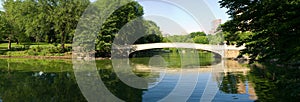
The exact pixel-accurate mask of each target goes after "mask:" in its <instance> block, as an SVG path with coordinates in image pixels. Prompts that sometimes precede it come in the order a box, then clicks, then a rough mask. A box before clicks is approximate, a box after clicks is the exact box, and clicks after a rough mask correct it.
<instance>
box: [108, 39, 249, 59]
mask: <svg viewBox="0 0 300 102" xmlns="http://www.w3.org/2000/svg"><path fill="white" fill-rule="evenodd" d="M112 48H113V49H119V50H122V51H127V53H128V54H130V53H132V52H135V51H141V50H149V49H157V48H188V49H199V50H205V51H209V52H213V53H215V54H218V55H221V56H222V57H223V58H236V57H237V56H238V55H239V51H240V50H242V49H245V47H244V46H241V47H236V46H234V45H209V44H196V43H148V44H136V45H125V46H124V45H123V46H117V45H113V47H112Z"/></svg>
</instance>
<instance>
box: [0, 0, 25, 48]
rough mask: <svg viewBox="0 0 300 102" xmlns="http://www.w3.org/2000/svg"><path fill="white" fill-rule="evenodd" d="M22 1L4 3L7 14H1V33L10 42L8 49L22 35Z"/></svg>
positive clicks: (9, 0) (8, 0)
mask: <svg viewBox="0 0 300 102" xmlns="http://www.w3.org/2000/svg"><path fill="white" fill-rule="evenodd" d="M21 3H22V2H21V1H20V0H16V1H14V0H6V1H5V2H4V3H3V8H4V9H5V12H2V13H1V31H2V33H4V34H5V35H4V36H5V37H6V40H7V41H8V47H7V49H11V43H12V41H13V40H14V39H16V38H17V37H18V34H19V36H20V34H23V33H22V20H23V19H19V18H20V17H22V15H21V13H20V11H19V10H20V7H22V5H21Z"/></svg>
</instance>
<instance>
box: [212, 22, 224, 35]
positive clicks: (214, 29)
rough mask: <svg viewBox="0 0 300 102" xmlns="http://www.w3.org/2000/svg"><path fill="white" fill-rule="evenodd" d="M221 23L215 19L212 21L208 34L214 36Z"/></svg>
mask: <svg viewBox="0 0 300 102" xmlns="http://www.w3.org/2000/svg"><path fill="white" fill-rule="evenodd" d="M221 23H222V20H221V19H216V20H213V21H212V23H211V25H212V28H211V30H210V31H209V34H215V33H216V31H217V28H218V27H219V25H220V24H221Z"/></svg>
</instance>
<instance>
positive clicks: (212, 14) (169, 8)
mask: <svg viewBox="0 0 300 102" xmlns="http://www.w3.org/2000/svg"><path fill="white" fill-rule="evenodd" d="M91 1H95V0H91ZM136 1H138V2H139V3H140V4H141V5H142V6H143V7H144V13H145V15H144V17H145V18H146V19H148V20H152V21H154V22H155V23H157V24H158V26H160V28H161V30H162V31H163V33H169V34H187V33H190V32H195V31H205V32H208V31H209V30H210V29H211V21H212V20H214V19H222V23H224V22H225V21H227V20H228V17H229V16H228V15H227V14H226V13H225V12H226V9H221V8H220V7H219V4H218V1H219V0H136ZM1 2H2V0H0V3H1ZM1 4H2V3H1ZM0 9H3V8H2V5H0Z"/></svg>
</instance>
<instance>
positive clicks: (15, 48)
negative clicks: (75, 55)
mask: <svg viewBox="0 0 300 102" xmlns="http://www.w3.org/2000/svg"><path fill="white" fill-rule="evenodd" d="M7 45H8V44H7V43H1V44H0V56H2V57H8V56H12V57H17V56H19V57H25V56H71V55H72V53H71V48H72V47H71V44H66V45H65V49H64V51H63V50H62V48H61V45H59V44H57V45H54V44H48V43H32V44H30V45H22V44H16V43H12V48H11V49H9V50H8V49H7Z"/></svg>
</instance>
